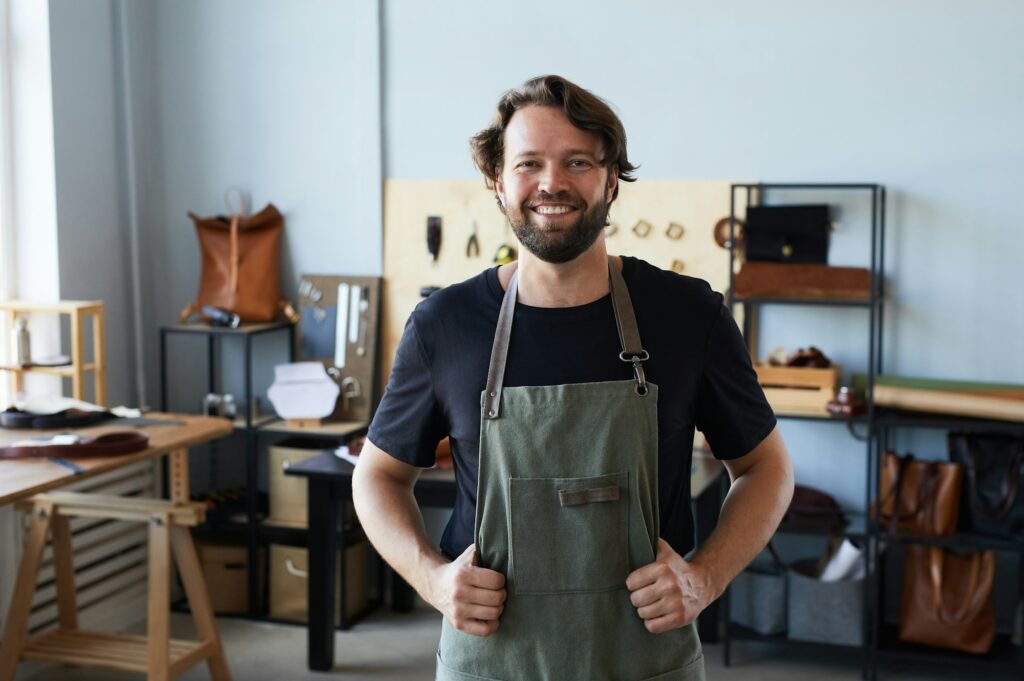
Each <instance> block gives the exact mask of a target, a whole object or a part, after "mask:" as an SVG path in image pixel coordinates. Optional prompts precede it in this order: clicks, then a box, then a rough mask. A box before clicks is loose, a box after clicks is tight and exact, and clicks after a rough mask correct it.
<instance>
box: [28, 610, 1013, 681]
mask: <svg viewBox="0 0 1024 681" xmlns="http://www.w3.org/2000/svg"><path fill="white" fill-rule="evenodd" d="M172 619H173V621H172V626H173V632H174V636H175V637H176V638H191V637H193V636H194V630H193V628H192V621H191V619H190V617H189V616H188V615H187V614H175V615H173V618H172ZM218 622H219V626H220V631H221V637H222V639H223V642H224V647H225V649H226V650H227V655H228V663H229V665H230V667H231V672H232V676H233V677H234V681H264V680H266V681H271V680H273V681H308V680H314V679H315V680H316V681H325V680H327V679H332V680H333V679H337V680H338V681H349V680H350V681H356V680H357V679H358V680H362V679H370V680H373V679H381V680H383V679H387V680H388V681H431V680H432V679H433V678H434V654H435V651H436V648H437V638H438V631H439V624H440V619H439V617H438V616H437V615H436V614H434V613H433V612H431V611H427V610H417V611H415V612H413V613H412V614H407V615H396V614H394V613H391V612H388V611H386V610H380V611H377V612H376V613H374V614H372V615H371V616H370V617H368V618H367V619H365V620H363V621H361V622H360V623H359V624H358V625H357V626H356V627H355V628H353V629H352V630H350V631H347V632H339V633H338V634H337V637H336V639H335V640H336V648H335V651H336V652H335V661H336V665H335V668H334V670H333V671H331V672H311V671H309V670H308V669H307V668H306V631H305V629H304V628H302V627H299V626H288V625H279V624H267V623H262V622H251V621H247V620H243V619H234V618H221V619H219V620H218ZM704 652H705V658H706V661H707V676H708V679H711V680H712V681H717V680H723V679H724V680H728V681H754V680H756V681H831V680H833V679H836V680H838V679H849V680H851V681H856V680H857V679H860V661H859V658H858V657H857V655H856V654H855V653H852V652H851V654H849V655H838V656H837V655H835V654H826V653H821V654H817V653H816V654H814V655H809V654H804V653H801V654H799V655H796V654H794V653H793V651H792V649H789V648H785V647H782V646H773V645H770V644H764V643H752V642H740V643H736V644H735V646H734V648H733V665H732V666H731V667H728V668H725V667H723V666H722V650H721V647H720V646H719V645H705V648H704ZM984 677H985V678H986V681H989V680H992V679H997V678H1014V677H1012V676H1010V677H998V676H993V675H990V674H987V673H986V674H985V675H984ZM141 678H142V677H141V675H138V674H128V673H123V672H113V671H107V670H87V669H76V668H69V667H58V666H45V667H44V666H42V665H37V664H29V663H25V664H23V665H22V666H21V667H20V668H19V673H18V675H17V681H129V680H132V681H139V679H141ZM178 678H179V679H182V680H183V681H207V680H208V679H209V678H210V677H209V675H208V673H207V670H206V668H205V666H199V667H194V668H192V669H191V670H189V671H188V672H186V673H185V674H184V675H182V676H179V677H178ZM879 678H880V680H881V681H890V680H891V681H947V680H948V681H953V680H954V679H976V678H979V671H978V670H973V673H971V670H963V669H959V670H957V669H947V670H944V669H942V668H941V667H938V668H936V667H928V668H916V667H915V665H913V664H910V663H900V664H899V665H896V664H891V663H890V664H886V665H885V666H884V667H883V668H882V669H881V673H880V676H879Z"/></svg>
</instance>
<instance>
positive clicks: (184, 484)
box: [167, 449, 189, 504]
mask: <svg viewBox="0 0 1024 681" xmlns="http://www.w3.org/2000/svg"><path fill="white" fill-rule="evenodd" d="M168 470H169V475H170V477H171V479H170V481H169V484H168V485H167V488H168V489H169V490H170V491H171V501H173V502H174V503H175V504H187V503H188V500H189V499H188V450H187V449H175V450H174V451H172V452H171V454H170V466H169V467H168Z"/></svg>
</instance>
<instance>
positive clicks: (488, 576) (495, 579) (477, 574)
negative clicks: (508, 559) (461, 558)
mask: <svg viewBox="0 0 1024 681" xmlns="http://www.w3.org/2000/svg"><path fill="white" fill-rule="evenodd" d="M465 577H466V582H467V583H468V584H470V585H471V586H475V587H479V588H481V589H492V590H496V589H504V588H505V575H503V574H501V573H500V572H495V571H494V570H488V569H487V568H481V567H472V566H471V567H469V568H468V569H467V570H466V572H465Z"/></svg>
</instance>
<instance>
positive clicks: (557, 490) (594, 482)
mask: <svg viewBox="0 0 1024 681" xmlns="http://www.w3.org/2000/svg"><path fill="white" fill-rule="evenodd" d="M509 523H510V533H511V536H512V546H511V550H510V563H511V571H510V572H511V574H512V580H511V581H512V588H513V589H514V590H515V593H517V594H531V593H538V594H539V593H560V592H561V593H565V592H587V591H608V590H611V589H621V588H625V585H626V577H627V576H628V575H629V535H628V533H629V529H628V528H629V473H628V472H622V473H612V474H609V475H598V476H593V477H585V478H510V479H509Z"/></svg>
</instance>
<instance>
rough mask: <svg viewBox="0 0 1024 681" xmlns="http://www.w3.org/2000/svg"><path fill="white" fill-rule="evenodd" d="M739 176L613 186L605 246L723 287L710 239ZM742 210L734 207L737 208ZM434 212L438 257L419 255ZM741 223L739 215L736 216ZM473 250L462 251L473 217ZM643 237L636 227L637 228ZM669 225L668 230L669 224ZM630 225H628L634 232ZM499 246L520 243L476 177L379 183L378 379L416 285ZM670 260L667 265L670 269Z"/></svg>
mask: <svg viewBox="0 0 1024 681" xmlns="http://www.w3.org/2000/svg"><path fill="white" fill-rule="evenodd" d="M733 182H739V180H728V181H723V180H639V181H637V182H634V183H629V184H627V183H620V185H619V187H620V189H619V196H618V198H617V199H616V200H615V202H614V203H613V204H612V207H611V210H610V213H609V218H610V220H611V222H612V224H613V226H614V228H613V227H609V228H608V229H607V230H606V235H607V237H606V238H607V243H608V252H609V253H611V254H613V255H633V256H636V257H638V258H643V259H644V260H647V261H648V262H650V263H652V264H654V265H657V266H658V267H662V268H665V269H676V270H679V271H682V272H683V273H684V274H687V275H690V276H694V277H699V278H701V279H705V280H707V281H708V282H710V284H711V286H712V288H714V289H715V290H717V291H722V292H724V291H725V290H726V288H727V287H728V285H729V273H728V267H729V265H728V263H729V253H728V251H726V250H725V249H723V248H721V247H720V246H719V245H718V244H717V243H715V241H714V239H713V236H712V234H713V230H714V226H715V223H716V222H718V221H719V220H720V219H721V218H723V217H728V215H729V185H730V184H731V183H733ZM741 209H742V206H737V210H738V211H740V210H741ZM428 216H437V217H440V218H441V247H440V251H439V254H438V258H437V260H436V261H435V260H433V259H432V257H431V256H430V254H429V253H428V252H427V240H426V234H427V217H428ZM739 217H740V218H741V219H742V217H743V215H742V213H741V214H740V215H739ZM474 221H475V222H476V225H477V240H478V241H479V244H480V254H479V255H477V256H469V257H468V256H467V254H466V246H467V242H468V240H469V236H470V233H471V231H472V227H473V223H474ZM641 221H642V222H643V223H646V224H647V225H648V226H649V228H648V229H647V236H645V237H641V236H639V234H638V233H641V232H644V231H645V228H644V225H643V224H640V223H641ZM672 225H675V226H672ZM634 227H636V229H635V230H634ZM503 243H507V244H510V245H512V246H514V247H515V248H516V249H517V250H518V249H519V243H518V242H517V241H516V239H515V235H513V234H512V231H511V229H510V228H509V227H508V225H507V224H506V222H505V217H504V216H503V215H502V214H501V212H500V211H499V210H498V206H497V202H496V199H495V197H494V193H493V192H492V191H490V190H488V189H487V188H486V187H484V183H483V180H481V179H474V180H388V181H387V182H385V184H384V303H383V304H384V310H383V324H382V328H381V333H382V337H381V370H382V373H381V376H382V377H385V380H386V377H387V376H388V375H389V374H390V370H391V361H392V358H393V357H394V353H395V349H396V348H397V347H398V341H399V340H400V339H401V335H402V330H403V328H404V327H405V322H406V319H408V317H409V313H411V312H412V309H413V308H414V307H415V306H416V304H417V303H418V302H419V301H420V300H422V298H421V295H420V289H421V288H423V287H425V286H447V285H449V284H453V283H456V282H459V281H462V280H464V279H467V278H469V277H472V276H473V275H475V274H478V273H479V272H480V271H482V270H484V269H487V268H488V267H493V265H494V254H495V252H496V251H497V250H498V247H499V246H500V245H502V244H503ZM673 265H675V267H673Z"/></svg>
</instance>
